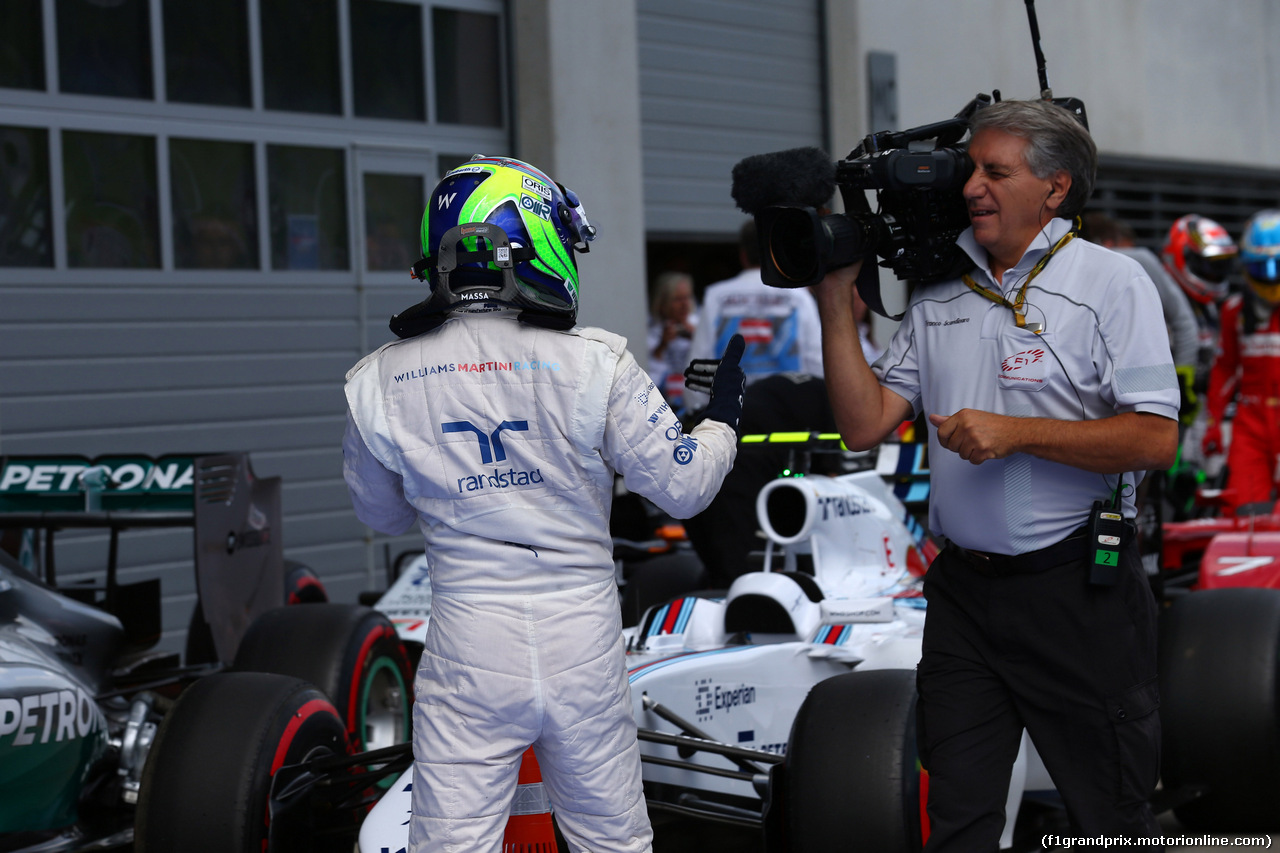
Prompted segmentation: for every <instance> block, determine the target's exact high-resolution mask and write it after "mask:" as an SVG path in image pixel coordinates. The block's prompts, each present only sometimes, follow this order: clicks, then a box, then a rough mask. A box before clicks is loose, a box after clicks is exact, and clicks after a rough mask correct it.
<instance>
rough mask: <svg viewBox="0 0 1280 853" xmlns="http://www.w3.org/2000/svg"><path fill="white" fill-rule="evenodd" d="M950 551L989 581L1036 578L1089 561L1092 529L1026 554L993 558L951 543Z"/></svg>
mask: <svg viewBox="0 0 1280 853" xmlns="http://www.w3.org/2000/svg"><path fill="white" fill-rule="evenodd" d="M946 550H947V551H948V552H950V553H951V555H952V556H954V557H956V558H957V559H959V560H960V561H961V562H963V563H965V564H966V565H968V566H969V567H970V568H972V569H973V570H974V571H976V572H978V573H979V574H982V575H987V576H988V577H997V578H1001V577H1007V576H1009V575H1025V574H1033V573H1035V572H1043V571H1045V570H1046V569H1052V568H1053V567H1054V566H1060V565H1062V564H1063V563H1071V562H1075V561H1078V560H1084V559H1085V558H1086V557H1088V556H1089V537H1088V528H1087V527H1081V528H1080V529H1078V530H1076V531H1074V532H1072V533H1070V534H1069V535H1068V536H1067V537H1066V538H1065V539H1063V540H1061V541H1059V542H1055V543H1053V544H1052V545H1047V546H1045V547H1044V548H1040V549H1038V550H1035V551H1028V552H1026V553H1025V554H1013V555H1010V554H993V553H991V552H989V551H975V550H973V549H972V548H961V547H960V546H959V545H957V544H956V543H954V542H952V541H950V540H947V545H946Z"/></svg>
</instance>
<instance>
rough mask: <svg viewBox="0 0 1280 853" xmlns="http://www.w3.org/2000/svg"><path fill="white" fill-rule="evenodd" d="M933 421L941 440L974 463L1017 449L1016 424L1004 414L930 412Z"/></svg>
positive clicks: (974, 411)
mask: <svg viewBox="0 0 1280 853" xmlns="http://www.w3.org/2000/svg"><path fill="white" fill-rule="evenodd" d="M929 423H931V424H933V425H934V426H935V427H937V430H938V443H939V444H941V445H942V446H943V447H945V448H946V449H947V450H950V451H952V452H953V453H956V454H958V455H959V456H960V458H961V459H963V460H965V461H966V462H972V463H973V464H974V465H981V464H982V463H983V462H986V461H987V460H988V459H1003V458H1004V457H1006V456H1008V455H1009V454H1010V453H1013V452H1015V451H1016V450H1017V447H1016V446H1015V440H1016V439H1017V433H1016V431H1015V426H1014V424H1013V423H1012V419H1011V418H1008V417H1005V416H1004V415H997V414H993V413H991V412H981V411H978V410H977V409H961V410H960V411H958V412H956V413H955V414H954V415H950V416H948V415H929Z"/></svg>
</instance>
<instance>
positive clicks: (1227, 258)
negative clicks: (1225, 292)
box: [1187, 252, 1236, 284]
mask: <svg viewBox="0 0 1280 853" xmlns="http://www.w3.org/2000/svg"><path fill="white" fill-rule="evenodd" d="M1235 260H1236V259H1235V256H1234V255H1220V256H1218V257H1216V258H1206V257H1205V256H1203V255H1198V254H1196V253H1195V252H1188V253H1187V269H1188V270H1189V271H1190V272H1191V274H1192V275H1194V276H1196V277H1197V278H1199V279H1201V280H1202V281H1207V282H1211V283H1213V284H1218V283H1221V282H1224V281H1226V280H1227V276H1229V275H1230V274H1231V269H1232V267H1233V266H1234V265H1235Z"/></svg>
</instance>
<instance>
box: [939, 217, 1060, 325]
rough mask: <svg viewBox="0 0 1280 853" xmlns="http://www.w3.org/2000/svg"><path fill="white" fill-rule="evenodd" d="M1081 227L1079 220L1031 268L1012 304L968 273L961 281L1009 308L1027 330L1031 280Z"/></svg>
mask: <svg viewBox="0 0 1280 853" xmlns="http://www.w3.org/2000/svg"><path fill="white" fill-rule="evenodd" d="M1079 227H1080V222H1079V220H1077V221H1076V223H1075V224H1073V225H1072V226H1071V230H1070V231H1068V232H1067V233H1066V234H1063V235H1062V237H1061V238H1060V239H1059V240H1058V242H1056V243H1054V244H1053V248H1052V249H1050V250H1049V252H1048V254H1046V255H1045V256H1044V257H1043V258H1041V259H1040V260H1039V261H1037V262H1036V265H1035V266H1034V267H1032V268H1031V272H1029V273H1027V277H1026V279H1024V280H1023V282H1022V287H1020V288H1018V294H1017V296H1015V297H1014V299H1013V301H1012V302H1010V301H1009V300H1008V298H1007V297H1005V295H1004V294H1003V293H998V292H997V291H994V290H991V289H989V288H986V287H983V286H982V285H980V284H978V283H977V282H976V281H974V280H973V276H971V275H969V274H968V273H965V274H964V275H963V276H961V280H962V281H964V283H965V284H967V285H968V286H969V289H970V290H972V291H973V292H974V293H977V294H980V295H982V296H985V297H986V298H987V299H990V300H991V301H992V302H994V303H996V304H997V305H1003V306H1004V307H1006V308H1008V309H1009V310H1010V311H1012V312H1013V319H1014V322H1016V323H1017V324H1018V328H1019V329H1022V328H1026V325H1027V313H1026V311H1025V310H1023V305H1024V304H1025V303H1026V298H1027V285H1029V284H1031V280H1032V279H1034V278H1035V277H1036V276H1038V275H1039V274H1040V271H1041V270H1043V269H1044V268H1045V267H1047V266H1048V265H1049V261H1051V260H1053V256H1054V254H1056V253H1057V251H1058V250H1059V249H1061V248H1062V247H1063V246H1065V245H1067V244H1068V243H1070V242H1071V240H1072V239H1073V238H1074V237H1075V236H1076V231H1077V229H1078V228H1079ZM1031 331H1033V332H1035V333H1036V334H1037V335H1038V334H1040V332H1041V331H1043V330H1042V329H1040V328H1033V329H1032V330H1031Z"/></svg>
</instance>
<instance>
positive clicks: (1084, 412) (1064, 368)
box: [873, 219, 1179, 554]
mask: <svg viewBox="0 0 1280 853" xmlns="http://www.w3.org/2000/svg"><path fill="white" fill-rule="evenodd" d="M1070 225H1071V223H1069V222H1068V221H1067V220H1064V219H1054V220H1053V221H1051V222H1050V223H1049V225H1048V226H1047V227H1046V228H1045V230H1044V231H1042V232H1041V233H1040V234H1039V235H1038V236H1037V237H1036V239H1035V240H1034V241H1033V242H1032V243H1031V246H1030V247H1029V248H1028V249H1027V252H1026V254H1025V255H1023V257H1022V260H1021V261H1019V262H1018V264H1017V265H1016V266H1014V267H1013V268H1012V269H1010V270H1008V271H1007V272H1006V273H1005V274H1004V286H1003V291H1004V292H1005V293H1006V295H1007V296H1008V298H1009V299H1010V301H1013V295H1014V294H1015V293H1016V292H1017V290H1018V288H1019V287H1020V286H1021V284H1022V282H1023V281H1024V280H1025V279H1026V277H1027V275H1028V274H1029V273H1030V272H1031V269H1032V267H1033V266H1035V264H1036V262H1037V261H1038V260H1040V258H1041V257H1043V256H1044V255H1045V253H1046V252H1048V251H1049V249H1050V247H1051V246H1053V244H1054V243H1056V242H1057V240H1058V239H1059V238H1060V237H1062V236H1063V235H1064V234H1066V232H1067V230H1068V229H1069V228H1070ZM957 244H958V245H959V246H960V247H961V248H963V249H964V251H965V252H966V253H968V255H969V256H970V257H971V258H973V260H974V262H975V263H976V264H977V268H976V269H975V270H974V271H973V272H972V273H970V275H971V276H972V277H973V279H974V280H975V281H976V282H977V283H978V284H981V285H984V286H987V287H991V288H996V287H997V285H996V284H995V281H994V279H993V278H992V277H991V273H990V270H989V267H988V262H987V253H986V250H985V249H983V248H982V247H981V246H979V245H978V244H977V243H976V242H975V241H974V239H973V234H972V230H971V229H970V230H966V231H965V232H964V233H963V234H961V235H960V238H959V240H958V241H957ZM1026 312H1027V321H1028V326H1030V325H1031V324H1033V323H1039V324H1041V326H1042V328H1043V331H1042V332H1041V333H1040V334H1036V333H1034V332H1032V331H1030V330H1029V328H1022V329H1020V328H1018V326H1017V324H1016V322H1015V320H1014V315H1013V312H1012V311H1011V310H1010V309H1009V308H1007V307H1005V306H1002V305H999V304H997V303H995V302H992V301H991V300H989V299H987V298H986V297H984V296H982V295H981V294H978V293H975V292H974V291H972V290H970V288H969V287H968V286H967V285H965V284H964V282H963V281H962V280H960V279H956V280H953V281H948V282H944V283H941V284H931V285H925V286H922V287H917V288H916V289H915V292H914V293H913V294H912V297H911V300H910V302H909V304H908V308H907V313H906V315H905V316H904V317H903V319H902V324H901V325H900V326H899V328H898V331H897V333H896V334H895V335H894V337H893V340H892V341H891V342H890V344H889V348H888V350H886V352H885V353H884V355H883V356H882V357H881V358H880V359H879V360H878V361H877V362H876V363H875V365H874V367H873V369H874V371H875V373H876V375H877V377H878V378H879V379H880V382H881V384H883V385H884V386H885V387H887V388H889V389H890V390H892V391H894V392H896V393H897V394H899V395H901V396H902V397H903V398H905V399H907V400H908V401H910V402H911V405H912V406H913V408H914V410H915V413H916V414H917V415H919V414H920V413H921V412H924V413H926V414H935V413H936V414H941V415H951V414H954V413H955V412H957V411H959V410H960V409H964V408H969V409H979V410H983V411H988V412H995V413H998V414H1003V415H1013V416H1017V417H1045V418H1057V419H1061V420H1085V419H1089V420H1092V419H1095V418H1105V417H1109V416H1111V415H1114V414H1117V413H1120V412H1151V413H1154V414H1158V415H1161V416H1163V417H1167V418H1173V419H1176V418H1177V416H1178V404H1179V396H1178V385H1177V378H1176V375H1175V374H1174V370H1173V362H1172V359H1171V358H1170V352H1169V340H1168V335H1167V334H1166V332H1165V327H1164V322H1163V315H1162V313H1161V308H1160V299H1159V297H1158V295H1157V293H1156V289H1155V285H1153V284H1152V283H1151V279H1150V278H1148V277H1147V274H1146V273H1145V272H1143V270H1142V267H1141V266H1139V265H1138V263H1137V262H1136V261H1134V260H1132V259H1130V258H1127V257H1125V256H1123V255H1120V254H1117V253H1115V252H1112V251H1109V250H1108V249H1105V248H1103V247H1101V246H1098V245H1095V244H1093V243H1088V242H1086V241H1084V240H1082V239H1078V238H1077V239H1074V240H1072V241H1070V242H1069V243H1067V244H1066V245H1065V246H1063V247H1062V248H1061V249H1060V250H1059V251H1058V252H1057V254H1055V255H1054V257H1053V259H1052V260H1051V261H1050V262H1049V264H1048V265H1047V266H1046V267H1045V268H1044V269H1043V270H1042V271H1041V272H1040V274H1039V275H1037V276H1036V277H1035V278H1034V279H1033V280H1032V282H1031V284H1030V286H1029V287H1028V289H1027V293H1026ZM929 467H930V475H931V481H932V495H931V499H930V506H929V523H930V528H931V530H932V531H933V533H934V534H935V535H939V536H945V537H946V538H948V539H951V540H952V541H954V542H955V543H956V544H958V545H960V546H962V547H965V548H976V549H980V550H983V551H992V552H996V553H1001V554H1020V553H1024V552H1027V551H1034V550H1036V549H1037V548H1043V547H1045V546H1047V545H1051V544H1053V543H1054V542H1057V541H1059V540H1061V539H1063V538H1064V537H1065V536H1067V534H1069V533H1070V532H1071V531H1073V530H1075V529H1076V528H1078V527H1080V526H1081V525H1082V524H1084V523H1085V522H1087V521H1088V518H1089V511H1090V508H1091V507H1092V505H1093V502H1094V501H1095V500H1099V499H1109V498H1110V496H1111V494H1112V492H1113V490H1114V489H1115V488H1116V487H1117V483H1118V481H1119V479H1120V478H1119V476H1117V475H1105V476H1104V475H1102V474H1095V473H1091V472H1088V471H1083V470H1081V469H1079V468H1073V467H1071V466H1068V465H1062V464H1059V463H1056V462H1049V461H1046V460H1044V459H1039V458H1037V457H1033V456H1029V455H1027V454H1014V455H1012V456H1010V457H1007V458H1005V459H996V460H991V461H988V462H984V463H982V464H980V465H973V464H971V463H969V462H966V461H964V460H963V459H961V458H960V457H959V456H958V455H957V454H955V453H953V452H951V451H949V450H944V449H943V448H942V447H941V445H939V444H938V439H937V431H936V430H935V429H934V428H933V427H932V426H930V427H929ZM1138 479H1141V472H1139V473H1138V474H1137V475H1136V476H1135V475H1132V474H1131V475H1125V476H1124V481H1125V483H1126V484H1127V485H1128V487H1127V488H1125V489H1124V504H1123V505H1124V511H1125V515H1126V516H1127V517H1132V516H1133V515H1134V500H1133V488H1134V486H1135V485H1136V480H1138Z"/></svg>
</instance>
